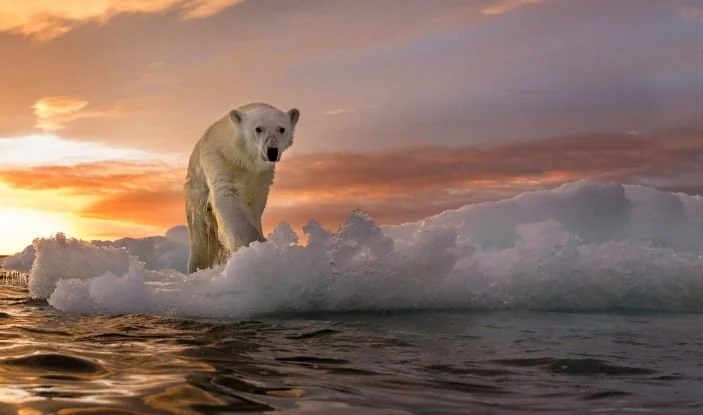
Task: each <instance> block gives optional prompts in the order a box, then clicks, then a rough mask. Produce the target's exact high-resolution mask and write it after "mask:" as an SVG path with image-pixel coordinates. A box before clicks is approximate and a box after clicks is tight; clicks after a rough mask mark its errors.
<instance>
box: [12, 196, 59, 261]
mask: <svg viewBox="0 0 703 415" xmlns="http://www.w3.org/2000/svg"><path fill="white" fill-rule="evenodd" d="M0 223H1V224H2V229H1V230H0V254H7V255H9V254H13V253H15V252H18V251H20V250H22V249H24V247H25V246H26V245H27V241H30V243H31V241H32V240H34V239H35V238H37V237H42V236H50V235H53V234H56V233H57V232H63V233H66V234H72V233H73V227H72V225H71V223H70V221H69V220H67V218H66V216H65V215H62V214H60V213H52V212H49V211H40V210H16V209H5V208H0Z"/></svg>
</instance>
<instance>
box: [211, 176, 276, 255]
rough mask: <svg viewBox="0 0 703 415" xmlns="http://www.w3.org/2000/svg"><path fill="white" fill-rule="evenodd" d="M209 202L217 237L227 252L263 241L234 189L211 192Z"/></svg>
mask: <svg viewBox="0 0 703 415" xmlns="http://www.w3.org/2000/svg"><path fill="white" fill-rule="evenodd" d="M211 203H212V211H213V213H214V214H215V220H216V221H217V233H218V238H219V240H220V242H221V243H222V245H223V246H224V248H225V249H226V250H227V251H229V252H228V253H229V254H231V253H233V252H235V251H236V250H237V249H238V248H240V247H242V246H247V245H249V244H250V243H252V242H254V241H264V237H263V235H262V234H261V231H259V227H258V226H256V224H255V223H254V220H253V218H252V215H251V212H250V211H249V209H248V208H247V206H246V205H245V204H244V202H243V201H242V199H241V198H240V197H239V194H238V193H237V191H236V190H235V189H227V191H224V190H223V189H219V190H218V191H215V192H213V194H212V202H211Z"/></svg>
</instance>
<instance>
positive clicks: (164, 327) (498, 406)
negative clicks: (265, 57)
mask: <svg viewBox="0 0 703 415" xmlns="http://www.w3.org/2000/svg"><path fill="white" fill-rule="evenodd" d="M304 231H305V233H306V236H307V242H306V243H305V244H300V243H299V241H298V235H296V234H295V232H293V230H292V229H291V228H290V226H288V225H286V224H281V225H279V226H278V227H277V228H276V230H275V231H274V232H273V233H272V234H271V235H269V237H268V241H267V242H264V243H254V244H252V245H251V246H249V247H248V248H244V249H241V250H239V251H238V252H236V253H235V254H234V255H233V256H232V257H231V258H230V259H229V261H228V262H227V264H226V265H224V266H221V267H216V268H214V269H210V270H204V271H200V272H198V273H195V274H192V275H185V274H182V273H181V272H178V271H177V270H173V269H162V267H157V266H154V265H153V264H155V263H168V261H166V260H165V259H164V258H166V259H168V258H171V259H172V258H174V257H175V256H177V255H175V254H174V252H182V250H183V248H182V246H181V245H179V244H178V243H176V242H174V241H173V240H169V241H168V243H169V244H167V245H164V244H162V242H159V243H160V244H161V245H160V246H161V248H163V247H164V246H169V247H172V249H171V248H169V249H161V251H159V252H160V255H159V256H158V258H156V259H154V258H153V255H151V257H152V258H151V260H146V259H145V258H146V255H145V254H144V252H141V251H139V249H144V248H143V247H144V245H145V244H138V245H139V246H140V248H139V249H137V250H135V249H132V248H131V247H130V246H127V249H124V248H118V247H115V246H114V245H112V244H107V243H97V242H85V241H80V240H76V239H71V238H67V237H65V236H63V235H56V236H54V237H51V238H44V239H37V240H36V241H35V243H34V245H33V247H32V249H31V250H28V251H26V252H25V253H24V254H21V255H19V256H16V257H14V258H13V257H11V258H9V259H8V260H6V265H7V263H8V261H9V263H13V261H14V263H21V262H22V261H25V262H31V278H30V280H29V284H28V285H27V287H19V288H17V287H4V288H3V289H2V292H1V293H0V294H1V295H0V342H1V343H0V402H2V404H0V413H4V412H7V413H17V411H18V410H20V409H21V410H25V411H30V410H36V411H40V412H38V413H41V412H42V411H43V412H49V413H50V412H52V411H57V410H59V409H61V408H63V409H64V412H61V413H62V414H67V413H105V411H107V409H106V408H113V409H114V408H121V410H122V411H123V412H116V413H130V412H128V411H132V412H136V413H199V412H204V413H231V412H236V411H276V410H288V411H292V412H297V413H364V412H367V413H510V412H514V413H521V412H526V413H544V412H555V413H574V412H575V413H599V412H616V413H627V412H632V413H640V412H654V413H674V412H679V413H701V412H703V399H702V398H701V395H700V390H703V383H702V381H703V337H702V333H703V314H702V311H701V310H702V304H703V248H702V247H701V243H702V241H703V199H702V198H701V197H699V196H687V195H682V194H674V193H668V192H662V191H658V190H655V189H651V188H646V187H641V186H624V185H620V184H612V183H597V182H588V181H583V182H576V183H570V184H567V185H564V186H561V187H559V188H557V189H554V190H550V191H539V192H530V193H525V194H522V195H520V196H517V197H515V198H512V199H508V200H504V201H499V202H490V203H483V204H478V205H469V206H466V207H464V208H461V209H458V210H455V211H448V212H444V213H441V214H439V215H437V216H434V217H430V218H426V219H425V220H423V221H420V222H417V223H411V224H405V225H401V226H390V227H379V226H377V225H376V224H374V223H373V220H372V219H371V218H370V217H369V216H368V215H366V214H364V213H363V212H359V211H357V212H354V213H352V214H351V215H350V217H349V219H348V220H347V222H346V223H345V224H344V225H343V226H341V227H340V229H339V230H337V231H336V232H332V231H329V230H326V229H324V228H323V227H322V226H320V225H319V224H317V223H316V222H314V221H312V222H311V223H309V224H308V225H307V226H306V227H305V228H304ZM186 242H187V241H186ZM150 252H151V253H153V251H150ZM27 258H30V261H26V259H27ZM150 261H151V262H150ZM69 408H73V409H70V410H69ZM3 411H4V412H3ZM71 411H73V412H71ZM90 411H93V412H90ZM101 411H102V412H101ZM25 413H37V412H31V411H30V412H25Z"/></svg>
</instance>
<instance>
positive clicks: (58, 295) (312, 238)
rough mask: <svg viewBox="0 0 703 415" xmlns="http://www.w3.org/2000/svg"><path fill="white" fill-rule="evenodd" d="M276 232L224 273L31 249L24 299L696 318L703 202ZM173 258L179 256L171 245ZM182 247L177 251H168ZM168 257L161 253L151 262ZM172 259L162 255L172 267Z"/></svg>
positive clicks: (161, 306)
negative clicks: (617, 312) (303, 240)
mask: <svg viewBox="0 0 703 415" xmlns="http://www.w3.org/2000/svg"><path fill="white" fill-rule="evenodd" d="M304 231H305V233H306V234H307V236H308V243H307V245H305V246H301V245H300V244H299V243H298V236H297V235H296V234H295V233H294V232H293V230H292V229H291V228H290V226H288V225H287V224H280V225H279V226H278V227H277V228H276V229H275V231H274V232H273V234H272V235H269V238H268V241H267V242H263V243H258V242H257V243H253V244H252V245H250V246H249V247H247V248H243V249H240V250H239V251H237V252H236V253H235V254H234V255H232V256H231V258H230V259H229V261H228V263H227V264H226V266H224V267H219V268H216V269H211V270H204V271H200V272H198V273H195V274H192V275H183V274H180V273H178V272H177V271H174V270H162V271H149V270H147V268H146V267H145V266H144V264H143V263H141V262H140V261H138V260H137V259H136V258H135V257H132V256H129V255H128V253H127V252H126V251H125V250H124V249H117V248H112V247H101V246H97V245H96V244H92V243H88V242H82V241H77V240H73V239H66V238H65V237H63V236H62V235H58V236H56V237H54V238H50V239H38V240H37V241H35V244H34V249H35V250H36V260H35V261H34V265H33V268H32V275H31V282H30V292H31V294H32V295H33V296H35V297H39V298H48V301H49V303H50V304H51V305H53V306H54V307H56V308H58V309H61V310H65V311H71V312H82V313H108V314H110V313H157V314H173V315H185V316H211V317H233V318H246V317H249V316H252V315H257V314H265V313H272V312H280V311H303V310H305V311H312V310H329V311H345V310H377V309H417V308H449V307H467V308H476V309H496V308H517V309H538V310H574V311H577V310H606V309H632V310H659V311H697V312H700V310H701V309H702V306H703V248H702V247H701V243H702V241H703V198H701V197H700V196H687V195H683V194H673V193H668V192H662V191H658V190H655V189H652V188H647V187H640V186H625V185H620V184H613V183H599V182H590V181H580V182H575V183H570V184H566V185H563V186H561V187H559V188H557V189H554V190H549V191H539V192H528V193H523V194H521V195H519V196H517V197H514V198H512V199H507V200H503V201H499V202H487V203H481V204H476V205H469V206H465V207H463V208H460V209H458V210H454V211H447V212H443V213H441V214H439V215H436V216H433V217H429V218H426V219H424V220H422V221H420V222H417V223H410V224H405V225H401V226H388V227H382V228H379V227H378V226H376V225H375V224H374V223H373V221H372V220H371V218H369V217H368V216H366V215H365V214H364V213H363V212H359V211H357V212H353V213H352V214H351V215H350V216H349V219H348V221H347V222H346V223H345V224H344V225H343V226H342V227H341V228H340V229H339V230H338V231H337V232H334V233H332V232H329V231H327V230H325V229H323V228H322V227H321V226H320V225H319V224H317V223H316V222H314V221H311V223H310V224H308V225H307V226H306V227H305V228H304ZM173 249H174V251H173V252H177V253H176V254H173V255H174V256H178V255H181V256H182V255H184V253H183V252H182V246H181V247H180V248H178V247H177V244H174V245H173ZM176 249H181V251H175V250H176ZM160 255H166V256H167V257H168V252H167V251H164V252H161V254H160ZM172 259H173V258H172Z"/></svg>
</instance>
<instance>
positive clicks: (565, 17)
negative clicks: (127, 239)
mask: <svg viewBox="0 0 703 415" xmlns="http://www.w3.org/2000/svg"><path fill="white" fill-rule="evenodd" d="M0 56H2V58H3V64H2V65H0V91H2V94H0V253H12V252H15V251H18V250H21V249H22V248H23V247H24V246H25V245H27V244H29V243H31V241H32V239H33V238H35V237H38V236H48V235H51V234H52V233H55V232H65V233H67V234H68V235H71V236H77V237H80V238H85V239H115V238H120V237H124V236H132V237H141V236H147V235H158V234H163V233H164V231H165V230H166V229H168V228H170V227H171V226H174V225H178V224H183V223H185V217H184V213H183V212H184V202H183V191H182V188H183V181H184V177H185V168H186V163H187V158H188V156H189V154H190V151H191V150H192V148H193V145H194V144H195V143H196V142H197V140H198V139H199V138H200V136H201V135H202V133H203V132H204V130H205V129H206V128H207V127H208V126H209V125H210V124H211V123H213V122H214V121H216V120H217V119H219V118H220V117H221V116H222V115H223V114H225V113H226V112H227V111H229V110H230V109H232V108H235V107H237V106H240V105H243V104H246V103H249V102H268V103H270V104H273V105H275V106H277V107H278V108H281V109H282V110H287V109H290V108H293V107H295V108H299V109H300V111H301V120H300V123H299V124H298V127H297V130H296V141H295V145H294V146H293V147H292V148H291V149H290V150H289V152H287V153H286V154H285V155H284V157H283V160H282V162H281V163H280V165H278V167H277V172H276V180H275V182H274V186H273V189H272V191H271V194H270V197H269V203H268V207H267V210H266V212H265V214H264V218H263V222H264V228H265V229H268V230H270V229H272V227H273V226H274V225H275V224H276V223H278V222H280V221H286V222H289V223H291V224H292V225H293V226H294V227H295V228H297V229H299V228H300V227H301V226H302V225H303V224H305V223H306V222H307V221H308V220H310V219H312V218H315V219H316V220H318V221H319V222H321V223H322V224H323V225H325V226H327V227H329V228H332V229H334V228H335V227H336V226H338V225H339V224H340V223H341V222H342V221H343V219H344V218H345V217H346V216H347V215H348V214H349V212H350V211H352V210H353V209H356V208H361V209H364V210H366V211H368V212H369V213H370V214H371V216H372V217H374V219H375V220H376V221H377V222H379V223H382V224H397V223H403V222H407V221H414V220H418V219H421V218H423V217H426V216H428V215H432V214H436V213H439V212H441V211H443V210H446V209H452V208H457V207H459V206H462V205H466V204H468V203H477V202H482V201H488V200H496V199H500V198H505V197H510V196H513V195H515V194H518V193H520V192H522V191H525V190H532V189H541V188H551V187H554V186H557V185H559V184H561V183H564V182H568V181H574V180H580V179H595V180H608V181H616V182H621V183H630V184H641V185H647V186H654V187H657V188H660V189H664V190H671V191H680V192H685V193H689V194H701V193H703V178H702V177H703V1H700V0H618V1H612V0H580V1H570V0H476V1H466V0H460V1H452V0H437V1H426V0H422V1H416V0H373V1H371V0H358V1H341V0H339V1H337V0H319V1H315V0H310V1H308V0H286V1H280V0H278V1H273V0H271V1H269V0H91V1H88V0H64V1H61V2H54V1H48V0H24V1H22V2H18V1H14V0H0Z"/></svg>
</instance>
